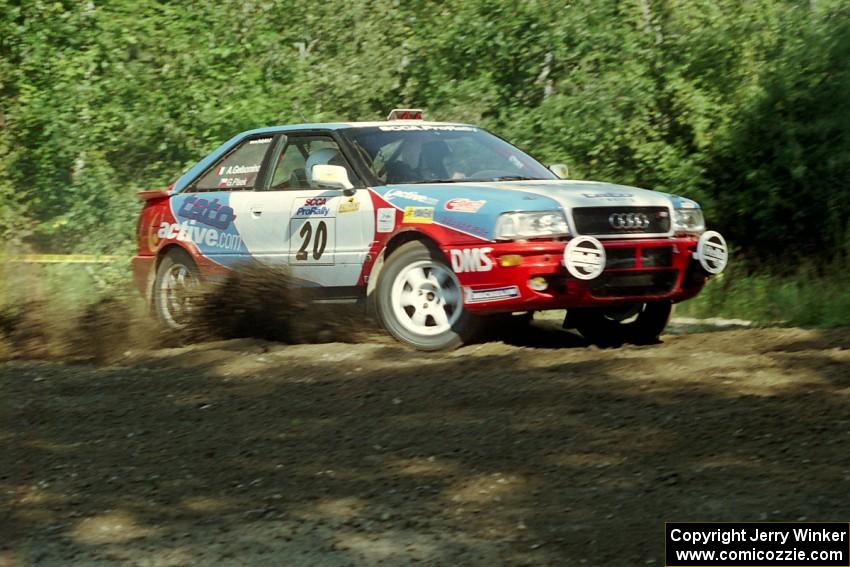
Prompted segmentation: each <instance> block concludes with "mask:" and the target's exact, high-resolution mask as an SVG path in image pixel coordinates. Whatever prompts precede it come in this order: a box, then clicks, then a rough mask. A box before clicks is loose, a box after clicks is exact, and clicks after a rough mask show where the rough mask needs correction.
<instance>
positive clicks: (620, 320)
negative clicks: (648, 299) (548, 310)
mask: <svg viewBox="0 0 850 567" xmlns="http://www.w3.org/2000/svg"><path fill="white" fill-rule="evenodd" d="M672 311H673V304H672V303H670V302H669V301H659V302H652V303H635V304H631V305H625V306H622V307H617V308H606V309H600V308H586V309H570V310H569V311H568V312H567V318H566V320H565V321H564V326H565V327H575V329H576V330H577V331H578V332H579V333H581V335H582V336H583V337H584V338H585V339H587V340H588V341H589V342H591V343H593V344H595V345H598V346H603V347H613V346H620V345H622V344H623V343H632V344H636V345H648V344H655V343H657V342H659V340H658V338H659V337H660V336H661V333H662V332H663V331H664V329H665V327H667V323H668V322H669V321H670V314H671V313H672Z"/></svg>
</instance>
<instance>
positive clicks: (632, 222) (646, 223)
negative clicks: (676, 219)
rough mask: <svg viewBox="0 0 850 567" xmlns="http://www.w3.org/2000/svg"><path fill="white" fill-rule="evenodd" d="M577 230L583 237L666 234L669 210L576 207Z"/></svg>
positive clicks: (574, 219)
mask: <svg viewBox="0 0 850 567" xmlns="http://www.w3.org/2000/svg"><path fill="white" fill-rule="evenodd" d="M573 221H574V222H575V225H576V231H577V232H578V233H579V234H586V235H602V234H604V235H623V234H666V233H668V232H670V211H669V210H668V209H667V208H666V207H577V208H575V209H573Z"/></svg>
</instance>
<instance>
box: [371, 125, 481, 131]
mask: <svg viewBox="0 0 850 567" xmlns="http://www.w3.org/2000/svg"><path fill="white" fill-rule="evenodd" d="M378 128H379V129H380V130H383V131H384V132H399V131H404V130H412V131H426V130H432V131H437V132H477V131H478V128H473V127H472V126H451V125H440V126H428V125H423V126H419V125H413V124H410V125H407V124H404V125H398V126H379V127H378Z"/></svg>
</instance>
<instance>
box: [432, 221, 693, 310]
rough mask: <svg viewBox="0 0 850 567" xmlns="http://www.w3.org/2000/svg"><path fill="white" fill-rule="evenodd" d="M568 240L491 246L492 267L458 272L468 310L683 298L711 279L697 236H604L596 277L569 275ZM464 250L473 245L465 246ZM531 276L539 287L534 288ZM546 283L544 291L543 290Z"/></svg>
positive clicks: (533, 308) (581, 305)
mask: <svg viewBox="0 0 850 567" xmlns="http://www.w3.org/2000/svg"><path fill="white" fill-rule="evenodd" d="M565 244H566V243H564V242H558V241H548V242H509V243H495V244H492V245H490V246H489V247H488V248H489V251H488V252H487V255H488V256H489V257H490V258H491V260H492V267H491V268H490V269H489V270H487V271H470V272H463V273H458V279H459V280H460V283H461V286H462V287H463V291H464V306H465V308H467V309H469V310H470V311H480V312H483V311H487V312H504V311H536V310H545V309H568V308H575V307H601V306H616V305H618V304H625V303H636V302H647V301H672V302H679V301H684V300H685V299H689V298H691V297H693V296H695V295H696V294H697V293H699V291H700V290H701V289H702V287H703V285H705V282H706V281H707V279H708V276H707V274H706V272H705V271H704V270H703V269H702V268H701V267H700V265H699V263H698V262H697V261H696V259H694V252H695V251H696V248H697V239H696V238H691V237H676V238H651V239H640V240H604V241H602V244H603V246H604V248H605V253H606V256H607V259H606V267H605V270H604V271H603V272H602V274H601V275H600V276H599V277H597V278H595V279H593V280H579V279H577V278H574V277H572V276H571V275H569V273H568V272H567V269H566V268H565V267H564V263H563V258H564V248H565ZM463 248H470V249H472V248H473V247H472V246H469V247H460V249H463ZM478 248H479V250H480V247H478ZM453 249H454V250H458V247H451V248H446V249H444V252H445V253H446V255H447V257H451V254H452V250H453ZM477 253H479V254H480V252H477ZM455 254H457V252H455ZM504 264H516V265H504ZM532 280H533V281H534V284H533V285H535V286H536V287H537V288H538V289H532V287H531V286H530V284H531V283H532ZM543 284H545V289H539V288H540V287H542V285H543Z"/></svg>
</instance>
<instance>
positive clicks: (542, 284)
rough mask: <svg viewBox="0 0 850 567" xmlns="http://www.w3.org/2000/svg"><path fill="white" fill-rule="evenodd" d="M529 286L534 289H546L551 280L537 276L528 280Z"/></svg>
mask: <svg viewBox="0 0 850 567" xmlns="http://www.w3.org/2000/svg"><path fill="white" fill-rule="evenodd" d="M528 287H530V288H531V289H533V290H534V291H545V290H546V288H547V287H549V282H547V281H546V278H541V277H540V276H537V277H536V278H531V279H530V280H528Z"/></svg>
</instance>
